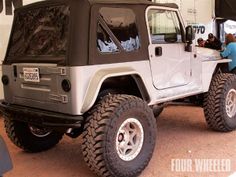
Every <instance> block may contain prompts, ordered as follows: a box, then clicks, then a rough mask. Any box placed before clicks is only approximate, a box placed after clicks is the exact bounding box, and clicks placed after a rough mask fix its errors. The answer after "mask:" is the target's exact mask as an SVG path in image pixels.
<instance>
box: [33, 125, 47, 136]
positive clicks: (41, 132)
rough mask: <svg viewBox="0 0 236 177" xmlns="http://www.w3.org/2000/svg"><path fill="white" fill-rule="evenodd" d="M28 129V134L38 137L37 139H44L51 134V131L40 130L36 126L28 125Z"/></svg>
mask: <svg viewBox="0 0 236 177" xmlns="http://www.w3.org/2000/svg"><path fill="white" fill-rule="evenodd" d="M29 129H30V132H31V133H32V134H33V135H34V136H36V137H39V138H43V137H46V136H48V135H49V134H51V131H49V130H48V129H46V128H41V127H36V126H33V125H29Z"/></svg>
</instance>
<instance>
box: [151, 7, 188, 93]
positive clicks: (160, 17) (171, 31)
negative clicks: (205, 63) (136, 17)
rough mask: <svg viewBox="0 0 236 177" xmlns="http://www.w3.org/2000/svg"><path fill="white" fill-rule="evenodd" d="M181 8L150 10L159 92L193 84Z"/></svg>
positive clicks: (152, 65) (156, 82)
mask: <svg viewBox="0 0 236 177" xmlns="http://www.w3.org/2000/svg"><path fill="white" fill-rule="evenodd" d="M180 19H181V18H179V14H178V10H177V9H172V8H170V9H166V8H163V7H158V8H157V7H149V8H147V10H146V21H147V27H148V33H149V40H150V45H149V48H148V50H149V59H150V65H151V70H152V77H153V84H154V86H155V87H156V88H157V89H167V88H172V87H178V86H184V85H186V84H188V83H189V82H190V73H191V70H190V61H191V60H190V56H191V55H190V54H191V53H190V52H186V51H185V43H184V42H183V41H184V27H183V26H182V23H181V21H180Z"/></svg>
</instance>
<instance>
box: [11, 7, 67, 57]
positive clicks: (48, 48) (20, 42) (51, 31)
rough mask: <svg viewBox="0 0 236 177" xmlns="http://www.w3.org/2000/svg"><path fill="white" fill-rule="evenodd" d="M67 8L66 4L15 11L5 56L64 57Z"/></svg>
mask: <svg viewBox="0 0 236 177" xmlns="http://www.w3.org/2000/svg"><path fill="white" fill-rule="evenodd" d="M69 15H70V10H69V7H68V6H66V5H60V6H52V7H40V8H35V9H31V10H27V11H25V10H24V11H20V12H18V13H17V15H16V18H15V20H14V25H13V30H12V35H11V39H10V46H9V52H8V57H14V58H15V57H24V56H53V57H57V56H65V55H66V49H67V43H68V32H69Z"/></svg>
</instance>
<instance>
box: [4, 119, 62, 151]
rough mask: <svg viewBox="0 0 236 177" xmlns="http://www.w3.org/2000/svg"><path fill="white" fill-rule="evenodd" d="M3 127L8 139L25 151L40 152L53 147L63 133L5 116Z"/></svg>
mask: <svg viewBox="0 0 236 177" xmlns="http://www.w3.org/2000/svg"><path fill="white" fill-rule="evenodd" d="M4 123H5V129H6V133H7V135H8V137H9V138H10V140H11V141H12V142H13V143H14V144H15V145H16V146H18V147H19V148H21V149H23V150H24V151H27V152H41V151H45V150H48V149H50V148H52V147H54V146H55V145H56V144H57V143H58V142H59V141H60V140H61V139H62V136H63V133H59V132H55V131H50V130H47V129H45V128H42V127H36V126H33V125H29V124H28V123H25V122H20V121H15V120H11V119H8V118H6V119H5V120H4Z"/></svg>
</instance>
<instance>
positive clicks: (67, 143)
mask: <svg viewBox="0 0 236 177" xmlns="http://www.w3.org/2000/svg"><path fill="white" fill-rule="evenodd" d="M157 125H158V136H157V144H156V148H155V152H154V154H153V158H152V160H151V161H150V163H149V165H148V167H147V168H146V169H145V171H144V172H143V173H142V174H141V177H178V176H179V177H192V176H193V177H194V176H206V177H210V176H212V177H217V176H219V177H228V176H229V175H231V174H233V173H235V172H236V131H235V132H231V133H218V132H213V131H211V130H208V129H207V127H206V124H205V120H204V116H203V111H202V109H201V108H197V107H188V106H175V107H174V106H171V107H168V108H166V109H165V110H164V112H163V113H162V114H161V116H160V117H159V118H158V121H157ZM0 134H1V135H2V136H3V138H4V140H5V141H6V143H7V146H8V148H9V150H10V154H11V157H12V159H13V163H14V169H13V170H12V171H10V172H8V173H7V174H6V175H5V177H95V176H94V175H93V174H92V173H91V172H90V171H89V169H88V168H87V166H86V164H85V163H84V161H83V157H82V152H81V139H80V138H78V139H70V138H68V137H64V139H63V140H62V141H61V142H60V143H59V144H58V145H57V146H56V147H55V148H53V149H51V150H49V151H47V152H43V153H37V154H28V153H25V152H23V151H21V150H20V149H19V148H17V147H15V146H14V145H13V144H12V143H11V142H10V141H9V139H8V138H7V136H6V134H5V131H4V128H3V121H2V120H0ZM172 159H191V160H193V161H194V159H229V160H230V162H231V171H230V172H229V173H224V172H203V173H200V172H198V171H196V170H193V171H192V172H184V173H182V172H181V173H180V172H177V171H172V170H171V164H172Z"/></svg>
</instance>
